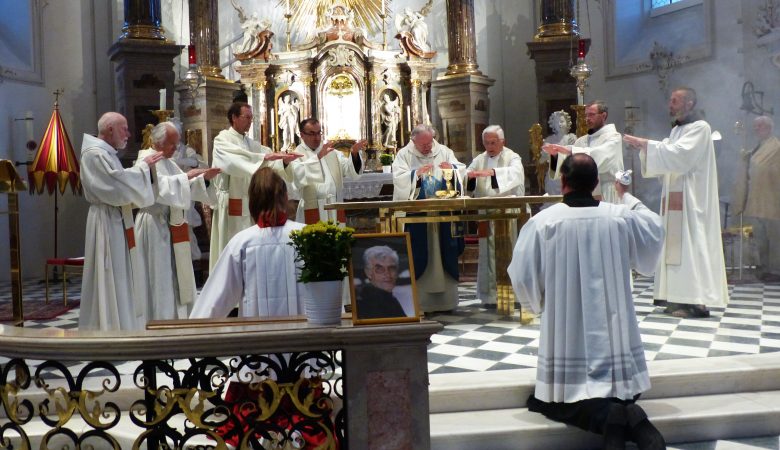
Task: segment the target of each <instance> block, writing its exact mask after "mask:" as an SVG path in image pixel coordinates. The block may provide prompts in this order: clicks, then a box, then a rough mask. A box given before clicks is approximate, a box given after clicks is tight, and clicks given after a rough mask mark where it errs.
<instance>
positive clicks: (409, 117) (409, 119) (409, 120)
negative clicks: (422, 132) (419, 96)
mask: <svg viewBox="0 0 780 450" xmlns="http://www.w3.org/2000/svg"><path fill="white" fill-rule="evenodd" d="M406 128H409V132H410V133H411V131H412V107H411V106H409V105H407V106H406Z"/></svg>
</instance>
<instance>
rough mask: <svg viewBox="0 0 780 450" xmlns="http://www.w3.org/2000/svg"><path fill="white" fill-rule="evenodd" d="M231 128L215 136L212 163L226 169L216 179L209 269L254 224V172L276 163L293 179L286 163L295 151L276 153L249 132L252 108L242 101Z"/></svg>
mask: <svg viewBox="0 0 780 450" xmlns="http://www.w3.org/2000/svg"><path fill="white" fill-rule="evenodd" d="M227 117H228V121H230V128H228V129H227V130H222V131H220V132H219V134H218V135H217V137H215V138H214V152H213V155H212V157H213V160H212V162H211V166H212V167H218V168H220V169H222V173H221V174H220V175H219V176H217V177H216V178H215V179H214V184H215V186H216V188H217V206H216V208H215V209H214V214H213V216H212V222H211V247H210V250H209V271H211V270H213V269H214V265H215V264H216V262H217V259H218V258H219V255H220V254H221V253H222V249H223V248H224V247H225V245H227V243H228V241H229V240H230V238H232V237H233V236H235V235H236V233H238V232H239V231H241V230H244V229H246V228H249V227H250V226H252V220H251V218H250V217H249V207H248V205H247V188H248V187H249V179H250V178H251V177H252V174H253V173H255V171H257V169H259V168H260V167H272V168H273V169H274V170H275V171H276V172H277V173H278V174H279V175H280V176H281V177H283V178H285V179H287V180H291V178H290V177H291V173H290V172H288V171H287V170H289V169H287V168H286V166H287V165H288V164H289V163H290V162H291V161H292V160H294V159H295V158H297V157H299V156H300V155H297V154H295V153H274V152H273V151H272V150H271V149H270V148H268V147H265V146H263V145H260V144H259V143H258V142H257V141H255V140H253V139H252V138H250V137H249V136H248V134H247V133H248V132H249V129H250V128H251V126H252V117H253V116H252V108H251V107H250V106H249V105H248V104H246V103H242V102H236V103H233V104H232V105H230V108H229V109H228V112H227Z"/></svg>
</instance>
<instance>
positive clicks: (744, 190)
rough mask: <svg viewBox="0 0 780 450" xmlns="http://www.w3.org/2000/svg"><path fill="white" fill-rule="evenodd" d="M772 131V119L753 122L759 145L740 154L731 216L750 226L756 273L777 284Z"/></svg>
mask: <svg viewBox="0 0 780 450" xmlns="http://www.w3.org/2000/svg"><path fill="white" fill-rule="evenodd" d="M773 128H774V120H772V118H771V117H768V116H759V117H756V118H755V119H753V130H754V131H755V133H756V137H757V138H758V145H757V146H756V147H755V148H754V149H753V150H752V151H744V150H743V152H742V164H741V165H740V167H739V169H738V173H737V181H736V182H735V183H734V196H733V198H732V203H731V207H732V208H733V209H732V211H733V213H732V215H733V216H739V215H740V214H744V215H745V222H744V223H745V224H749V225H752V226H753V239H752V241H753V244H754V245H755V247H756V248H757V250H758V264H756V266H757V269H756V273H757V275H758V278H759V279H760V280H762V281H766V282H776V281H780V201H778V199H777V179H776V178H775V177H777V176H778V174H780V139H778V138H777V137H776V136H773V135H772V130H773Z"/></svg>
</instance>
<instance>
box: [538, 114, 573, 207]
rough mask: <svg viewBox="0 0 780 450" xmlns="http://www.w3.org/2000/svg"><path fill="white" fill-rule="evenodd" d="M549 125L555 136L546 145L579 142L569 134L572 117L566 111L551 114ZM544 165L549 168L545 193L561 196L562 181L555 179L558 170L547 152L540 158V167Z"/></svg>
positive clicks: (549, 138)
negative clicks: (551, 162) (553, 165)
mask: <svg viewBox="0 0 780 450" xmlns="http://www.w3.org/2000/svg"><path fill="white" fill-rule="evenodd" d="M547 124H548V125H550V129H551V130H552V132H553V134H551V135H549V136H547V137H546V138H545V139H544V143H545V144H558V145H571V144H574V141H576V140H577V136H575V135H574V133H569V130H571V116H569V113H567V112H566V111H564V110H560V111H555V112H553V113H552V114H550V119H549V120H548V121H547ZM542 164H547V165H548V168H549V170H548V171H547V174H546V175H547V176H546V177H545V180H544V191H545V192H547V193H548V194H550V195H559V194H560V193H561V180H560V179H555V178H554V175H555V169H556V168H555V167H552V165H550V155H549V154H547V153H545V152H542V154H541V157H540V158H539V165H542Z"/></svg>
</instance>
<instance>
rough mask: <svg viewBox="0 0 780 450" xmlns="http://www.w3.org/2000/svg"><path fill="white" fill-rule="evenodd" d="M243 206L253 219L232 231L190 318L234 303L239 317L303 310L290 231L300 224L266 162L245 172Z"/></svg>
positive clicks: (214, 314) (218, 313)
mask: <svg viewBox="0 0 780 450" xmlns="http://www.w3.org/2000/svg"><path fill="white" fill-rule="evenodd" d="M249 189H250V194H249V208H250V214H251V217H252V220H253V221H254V222H255V225H252V226H251V227H249V228H247V229H246V230H243V231H241V232H239V233H238V234H236V235H235V236H234V237H233V238H232V239H231V240H230V242H229V243H228V245H227V246H226V247H225V250H224V251H223V252H222V255H221V256H220V257H219V260H217V264H216V265H215V266H214V270H213V271H212V272H211V274H210V275H209V279H208V280H207V281H206V284H205V285H204V286H203V289H202V290H201V292H200V296H199V297H198V300H197V301H196V302H195V307H194V308H193V310H192V313H191V314H190V318H210V317H211V318H220V317H226V316H227V315H228V313H229V312H230V310H231V309H233V308H234V307H235V306H236V304H238V308H239V314H238V315H239V316H240V317H271V316H290V315H302V314H304V312H305V311H304V307H303V300H302V298H301V296H300V295H299V292H300V289H301V286H300V284H299V283H298V273H297V268H296V267H297V266H296V264H295V249H294V248H293V247H292V246H290V245H288V244H289V243H290V242H291V241H290V232H291V231H293V230H299V229H301V228H303V224H301V223H298V222H293V221H291V220H287V212H286V210H287V188H286V185H285V183H284V181H282V179H281V178H280V177H279V176H278V175H276V174H275V173H274V171H273V170H272V169H270V168H265V167H264V168H262V169H260V170H258V171H257V172H256V173H255V175H253V176H252V178H251V184H250V187H249Z"/></svg>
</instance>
